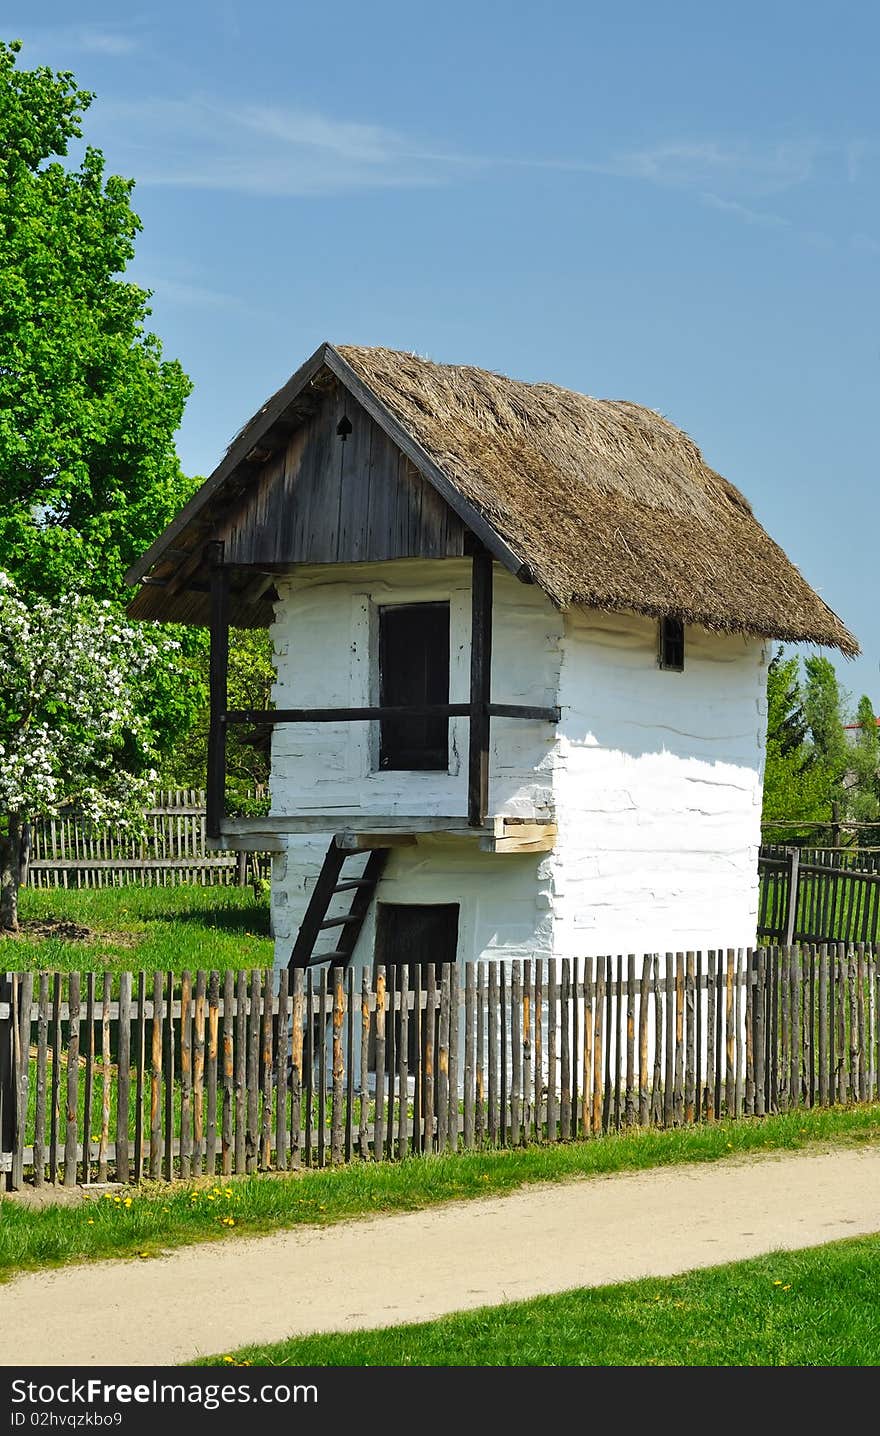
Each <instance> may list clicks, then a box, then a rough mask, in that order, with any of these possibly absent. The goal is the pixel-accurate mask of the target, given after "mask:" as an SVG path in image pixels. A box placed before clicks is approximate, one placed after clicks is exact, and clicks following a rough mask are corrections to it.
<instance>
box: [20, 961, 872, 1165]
mask: <svg viewBox="0 0 880 1436" xmlns="http://www.w3.org/2000/svg"><path fill="white" fill-rule="evenodd" d="M878 1003H880V965H878V959H877V955H876V954H875V951H874V949H873V948H870V947H865V946H864V945H862V944H860V945H858V946H857V947H853V946H846V945H844V944H837V945H831V946H821V947H818V948H817V947H784V948H779V947H772V948H761V949H757V950H751V949H748V950H742V949H740V950H736V951H734V950H733V949H727V950H725V951H720V950H719V951H714V952H707V953H705V954H703V953H699V952H688V953H667V954H665V955H664V956H663V957H660V956H659V955H656V954H649V955H647V956H645V957H644V958H643V959H642V960H641V961H640V962H638V963H637V961H636V958H635V957H634V956H628V957H626V958H624V957H617V958H611V957H604V958H598V959H595V960H593V959H591V958H586V959H584V960H582V961H580V960H577V959H573V960H571V961H569V960H564V961H562V962H561V963H558V964H557V963H554V962H544V961H541V960H539V959H536V960H533V961H523V962H509V963H503V962H489V963H485V962H480V963H467V964H464V965H463V966H458V965H455V964H452V965H444V966H443V967H442V969H439V970H437V971H435V968H434V966H433V964H428V965H426V966H424V967H421V966H418V965H412V966H411V967H409V968H407V966H402V967H400V968H391V967H389V968H388V969H387V971H386V970H385V969H383V968H381V967H380V968H378V969H376V971H375V974H372V975H371V974H368V973H367V972H363V973H362V974H358V975H357V976H356V974H355V973H354V972H353V971H352V970H351V969H348V970H347V971H345V972H343V971H342V970H335V971H333V970H331V971H330V972H329V973H328V970H327V969H322V970H320V972H318V971H317V970H315V971H307V972H306V973H305V974H303V972H301V971H296V972H294V973H290V974H289V973H288V972H287V971H282V972H280V973H274V972H264V971H260V970H255V971H249V972H247V971H239V972H232V971H227V972H225V973H224V974H222V976H221V974H220V973H218V972H204V971H199V972H197V973H196V974H195V977H193V976H192V975H191V974H189V973H183V974H182V975H181V976H180V977H175V976H174V975H173V974H170V973H162V972H156V973H151V974H149V975H148V974H146V973H144V972H139V973H122V974H120V975H118V976H114V975H111V974H110V973H104V974H95V973H86V974H83V975H80V974H79V973H69V974H62V973H38V974H33V973H14V974H7V976H6V978H5V979H4V980H3V982H2V984H0V1128H2V1133H3V1138H2V1144H0V1145H2V1158H0V1160H2V1161H3V1162H4V1163H5V1168H6V1170H7V1171H8V1173H9V1180H10V1182H11V1184H12V1186H13V1187H17V1186H21V1184H22V1182H23V1180H24V1177H25V1173H29V1174H30V1175H31V1176H32V1178H33V1181H34V1182H35V1183H36V1184H37V1185H41V1184H42V1183H43V1182H45V1181H46V1180H48V1181H50V1182H57V1181H63V1183H64V1184H65V1185H66V1186H72V1185H74V1184H75V1183H76V1182H78V1181H82V1182H84V1183H86V1184H88V1183H91V1182H103V1181H106V1180H108V1178H110V1177H112V1178H114V1179H116V1180H118V1181H120V1182H137V1181H139V1180H141V1179H142V1178H143V1177H147V1176H148V1177H151V1178H154V1179H161V1178H165V1179H166V1180H172V1179H174V1178H177V1177H180V1178H183V1179H189V1178H191V1177H195V1176H200V1175H205V1174H208V1175H217V1174H223V1175H229V1174H231V1173H233V1172H253V1171H258V1170H259V1171H265V1170H269V1169H272V1168H274V1169H277V1170H285V1169H287V1168H298V1167H301V1166H306V1167H308V1166H325V1165H327V1164H331V1165H332V1164H336V1163H339V1162H344V1161H350V1160H352V1159H353V1158H359V1159H363V1160H367V1159H370V1160H375V1159H380V1158H386V1159H396V1158H402V1157H405V1156H406V1155H407V1154H408V1153H410V1152H413V1153H418V1152H428V1151H447V1150H455V1149H458V1148H459V1147H464V1148H468V1149H469V1148H474V1147H483V1146H486V1145H488V1146H493V1147H495V1146H517V1145H519V1144H521V1143H524V1142H556V1141H565V1140H568V1139H570V1138H575V1137H589V1136H593V1135H596V1134H599V1133H604V1132H608V1131H611V1130H619V1129H621V1128H626V1127H635V1126H641V1127H645V1126H651V1125H657V1126H666V1127H671V1126H680V1125H686V1124H691V1123H694V1122H703V1121H713V1120H715V1119H716V1118H719V1117H721V1116H743V1115H745V1116H752V1115H754V1116H761V1115H763V1114H765V1113H767V1112H772V1111H787V1110H789V1109H791V1108H793V1107H799V1106H815V1105H820V1106H824V1105H828V1104H829V1103H833V1102H848V1101H865V1100H873V1099H874V1098H876V1097H877V1096H878V1055H880V1054H878V1039H880V1032H878Z"/></svg>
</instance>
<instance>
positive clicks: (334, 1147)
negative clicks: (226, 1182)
mask: <svg viewBox="0 0 880 1436" xmlns="http://www.w3.org/2000/svg"><path fill="white" fill-rule="evenodd" d="M331 973H332V978H333V1018H332V1021H333V1047H332V1052H331V1062H332V1064H333V1065H332V1069H331V1070H332V1077H333V1111H332V1113H331V1118H330V1122H331V1125H330V1163H331V1166H334V1167H335V1166H338V1165H339V1163H340V1162H341V1161H342V1142H343V1131H344V1122H343V1118H344V1112H345V1089H344V1082H345V1046H344V1034H343V1027H344V1023H345V987H344V979H343V973H342V968H341V967H339V966H336V967H334V968H332V969H331ZM270 1037H271V1032H270ZM264 1165H265V1166H268V1160H267V1159H266V1157H264Z"/></svg>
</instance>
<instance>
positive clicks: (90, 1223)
mask: <svg viewBox="0 0 880 1436" xmlns="http://www.w3.org/2000/svg"><path fill="white" fill-rule="evenodd" d="M94 1225H95V1223H94V1221H93V1220H92V1218H91V1217H89V1219H88V1221H87V1222H86V1226H89V1227H93V1226H94Z"/></svg>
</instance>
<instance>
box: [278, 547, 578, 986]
mask: <svg viewBox="0 0 880 1436" xmlns="http://www.w3.org/2000/svg"><path fill="white" fill-rule="evenodd" d="M470 573H471V568H470V563H468V562H463V561H458V560H444V561H438V562H435V563H432V564H430V565H426V564H425V563H422V562H410V561H399V562H396V563H386V564H382V565H381V566H380V565H373V564H361V565H347V566H341V565H339V566H333V565H322V566H316V567H313V568H302V569H299V570H298V571H297V573H296V574H295V576H293V577H292V578H291V579H289V580H287V581H286V582H285V583H284V584H283V586H281V585H279V603H278V605H277V608H276V621H275V625H274V627H273V630H272V632H273V635H274V638H275V649H276V662H277V665H278V681H277V684H276V686H275V690H274V699H275V702H276V704H277V705H278V706H279V707H281V706H289V707H298V708H304V707H331V706H334V705H338V706H340V707H356V706H366V705H368V704H373V703H377V702H378V700H379V694H378V687H377V671H376V609H377V608H378V606H379V605H381V604H386V603H414V602H418V603H428V602H432V601H443V600H447V601H448V602H449V605H450V695H449V701H450V702H451V703H466V702H467V701H468V698H469V694H470V621H471V619H470V605H471V591H470ZM561 637H562V619H561V616H560V615H559V614H558V613H556V611H555V610H554V609H553V607H552V606H551V605H550V604H549V603H548V602H547V599H546V598H545V597H544V595H543V594H542V593H541V591H540V590H539V589H537V588H534V587H531V586H528V585H525V584H521V583H519V582H517V580H516V579H514V578H512V577H511V576H510V575H509V574H507V573H505V572H504V571H503V570H499V569H498V567H497V566H496V570H495V621H494V629H493V654H492V692H493V697H494V698H495V700H496V701H497V702H499V703H505V702H507V703H532V704H540V705H546V706H551V705H552V704H554V703H555V702H556V693H557V689H558V683H559V663H560V646H559V645H560V640H561ZM449 731H450V762H449V771H448V772H447V773H400V772H378V771H376V768H375V758H376V752H377V748H378V741H377V740H378V733H377V725H371V724H366V723H352V724H339V725H334V724H327V723H322V724H312V725H306V724H296V725H287V726H282V727H279V728H277V729H276V730H275V733H274V735H273V744H272V777H271V793H272V812H273V813H277V814H284V813H326V814H328V815H331V819H330V822H329V823H328V828H327V831H326V832H325V833H320V834H319V833H311V834H309V835H307V836H306V835H302V834H291V836H290V837H289V838H288V840H287V852H286V854H283V855H281V856H280V857H278V858H277V859H276V860H275V865H274V873H273V890H272V906H273V930H274V933H275V939H276V961H277V962H278V963H279V964H282V963H286V962H287V959H288V958H289V956H290V950H291V948H292V946H293V941H294V938H295V936H296V932H297V929H298V927H299V923H300V921H301V919H302V915H303V913H304V911H305V907H306V904H307V902H308V896H309V893H310V892H311V888H312V885H313V883H314V881H315V878H316V877H317V874H318V871H319V869H320V866H321V863H322V861H323V858H324V854H325V852H326V850H327V846H328V844H329V842H330V839H331V836H332V833H333V831H334V828H333V826H332V814H333V813H338V814H345V813H362V814H375V815H376V816H378V817H382V816H385V817H391V816H395V815H398V814H413V815H420V816H421V815H424V816H433V815H448V816H455V815H457V814H458V815H461V817H462V822H463V823H464V821H465V816H464V815H465V813H466V811H467V719H452V720H451V721H450V724H449ZM554 749H555V740H554V731H553V728H552V727H551V726H550V725H549V724H544V723H538V722H533V721H523V722H517V721H515V720H513V719H498V720H497V721H496V722H495V723H494V724H493V741H492V752H491V760H490V794H491V802H492V809H493V812H497V813H508V814H530V813H533V812H540V813H544V814H549V813H550V811H551V807H552V763H553V754H554ZM542 857H543V858H544V863H543V867H542V863H541V858H539V857H536V856H534V855H532V856H526V857H523V856H517V857H497V856H494V855H492V854H488V853H483V852H480V851H479V849H478V846H477V841H476V839H470V840H468V839H461V838H458V839H457V838H451V837H447V836H443V837H439V836H438V837H436V838H431V837H428V838H421V839H420V841H419V843H418V845H417V846H416V847H414V848H399V849H394V850H393V851H392V853H391V857H390V860H389V863H388V867H387V869H386V875H385V877H384V878H383V879H382V882H381V884H380V887H379V889H378V894H377V897H378V900H379V901H383V902H412V903H445V902H457V903H459V905H460V915H459V956H460V957H462V958H464V957H466V956H478V957H479V956H486V957H489V956H493V955H494V956H511V957H519V956H526V955H528V953H530V952H535V951H539V950H540V951H543V952H545V953H549V951H550V937H551V930H552V924H551V915H550V904H549V865H548V864H547V863H546V855H542ZM332 911H334V910H331V912H332ZM375 920H376V904H375V903H374V904H373V905H372V907H371V909H370V913H369V915H368V918H367V921H366V922H365V924H364V928H363V931H362V932H361V935H360V939H359V941H358V947H357V953H356V961H358V962H359V961H360V960H361V958H362V957H363V958H364V960H369V958H370V957H371V955H372V951H373V941H374V934H375Z"/></svg>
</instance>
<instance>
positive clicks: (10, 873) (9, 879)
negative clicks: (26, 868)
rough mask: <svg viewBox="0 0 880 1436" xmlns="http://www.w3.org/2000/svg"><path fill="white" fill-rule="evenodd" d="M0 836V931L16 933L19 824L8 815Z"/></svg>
mask: <svg viewBox="0 0 880 1436" xmlns="http://www.w3.org/2000/svg"><path fill="white" fill-rule="evenodd" d="M7 826H8V831H7V832H6V833H2V834H0V930H3V931H6V932H18V883H19V877H20V874H21V823H20V820H19V817H18V814H16V813H10V815H9V818H8V825H7Z"/></svg>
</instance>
